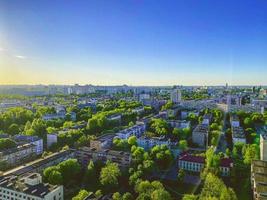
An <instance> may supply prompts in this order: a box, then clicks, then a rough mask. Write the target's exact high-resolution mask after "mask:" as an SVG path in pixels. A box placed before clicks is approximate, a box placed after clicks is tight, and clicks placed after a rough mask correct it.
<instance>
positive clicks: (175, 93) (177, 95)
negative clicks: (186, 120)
mask: <svg viewBox="0 0 267 200" xmlns="http://www.w3.org/2000/svg"><path fill="white" fill-rule="evenodd" d="M181 100H182V93H181V90H179V89H173V90H172V91H171V102H173V103H179V102H181Z"/></svg>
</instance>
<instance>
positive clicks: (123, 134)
mask: <svg viewBox="0 0 267 200" xmlns="http://www.w3.org/2000/svg"><path fill="white" fill-rule="evenodd" d="M145 130H146V127H145V124H144V123H142V124H141V123H139V124H136V125H134V126H132V127H130V128H127V129H124V130H122V131H120V132H118V133H116V135H117V136H118V137H119V138H121V139H128V138H129V137H130V136H136V137H137V138H138V137H141V136H142V135H143V134H144V132H145Z"/></svg>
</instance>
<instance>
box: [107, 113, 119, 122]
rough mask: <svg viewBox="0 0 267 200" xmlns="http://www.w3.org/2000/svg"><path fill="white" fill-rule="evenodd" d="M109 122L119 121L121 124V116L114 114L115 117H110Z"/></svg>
mask: <svg viewBox="0 0 267 200" xmlns="http://www.w3.org/2000/svg"><path fill="white" fill-rule="evenodd" d="M107 120H108V121H118V122H121V114H114V115H109V116H108V117H107Z"/></svg>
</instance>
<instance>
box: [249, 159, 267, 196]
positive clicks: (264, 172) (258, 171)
mask: <svg viewBox="0 0 267 200" xmlns="http://www.w3.org/2000/svg"><path fill="white" fill-rule="evenodd" d="M251 189H252V191H253V199H254V200H266V199H267V161H262V160H253V161H252V163H251Z"/></svg>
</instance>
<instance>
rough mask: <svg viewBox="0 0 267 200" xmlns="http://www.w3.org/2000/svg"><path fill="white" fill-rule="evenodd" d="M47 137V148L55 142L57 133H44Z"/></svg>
mask: <svg viewBox="0 0 267 200" xmlns="http://www.w3.org/2000/svg"><path fill="white" fill-rule="evenodd" d="M46 138H47V148H50V147H51V146H52V145H53V144H56V143H57V140H58V135H57V134H56V133H51V134H47V135H46Z"/></svg>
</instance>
